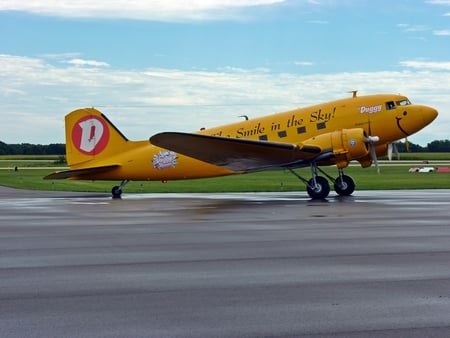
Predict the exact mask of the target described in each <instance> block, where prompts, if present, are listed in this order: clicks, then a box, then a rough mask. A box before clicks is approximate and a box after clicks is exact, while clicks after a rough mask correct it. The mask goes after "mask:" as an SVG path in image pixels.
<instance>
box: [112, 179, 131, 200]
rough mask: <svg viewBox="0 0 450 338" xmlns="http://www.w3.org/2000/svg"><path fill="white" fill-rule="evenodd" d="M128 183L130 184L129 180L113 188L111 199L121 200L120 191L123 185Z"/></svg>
mask: <svg viewBox="0 0 450 338" xmlns="http://www.w3.org/2000/svg"><path fill="white" fill-rule="evenodd" d="M128 182H130V180H123V181H122V182H120V185H116V186H114V187H113V188H112V190H111V194H112V198H121V196H122V189H123V187H124V186H125V185H127V183H128Z"/></svg>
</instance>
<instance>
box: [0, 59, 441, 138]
mask: <svg viewBox="0 0 450 338" xmlns="http://www.w3.org/2000/svg"><path fill="white" fill-rule="evenodd" d="M402 66H404V67H408V68H410V69H411V71H404V72H401V71H383V72H355V73H334V74H313V75H299V74H289V73H282V74H275V73H271V72H269V71H268V70H267V69H236V68H227V69H222V70H218V71H184V70H177V69H160V68H150V69H145V70H123V69H122V70H120V69H119V70H118V69H114V68H113V67H79V66H74V65H72V64H61V63H59V64H58V66H54V65H51V64H49V63H46V62H45V60H42V59H36V58H27V57H18V56H13V55H0V68H1V69H2V72H1V73H0V111H1V113H2V124H1V125H0V135H1V139H0V140H1V141H3V142H6V143H21V142H30V143H42V144H48V143H55V142H58V143H59V142H64V115H65V114H67V113H68V112H69V111H71V110H73V109H77V108H80V107H92V106H94V107H97V108H99V109H100V110H102V111H103V112H104V113H105V114H106V115H108V117H109V118H110V119H111V121H113V122H114V123H115V124H116V126H117V127H118V128H119V129H120V130H122V132H123V133H124V134H125V135H127V136H128V137H129V138H130V139H147V138H148V137H149V136H151V135H152V134H154V133H157V132H160V131H188V132H189V131H195V130H198V129H199V128H201V127H212V126H215V125H220V124H225V123H230V122H234V121H237V120H238V119H239V118H238V116H239V115H243V114H245V115H248V116H250V117H256V116H262V115H266V114H271V113H275V112H279V111H285V110H289V109H293V108H296V107H301V106H307V105H311V104H316V103H320V102H324V101H328V100H333V99H337V98H342V97H346V96H348V95H350V94H348V92H349V91H351V90H354V89H358V90H359V94H360V95H364V94H374V93H386V92H391V93H402V94H405V95H407V96H409V98H410V99H411V100H412V101H413V102H417V103H422V104H426V105H430V106H434V107H436V108H437V109H438V110H441V111H442V112H443V114H441V115H440V116H439V118H438V121H436V122H435V123H433V124H432V125H431V126H429V127H427V128H426V129H425V130H423V131H421V132H420V133H419V134H417V136H413V137H411V142H414V143H419V144H423V145H425V144H426V143H427V142H430V141H432V140H436V139H448V138H449V135H448V130H450V116H449V115H448V114H446V112H448V111H450V102H449V101H448V92H449V89H450V76H448V75H449V73H448V72H442V71H441V70H450V63H439V62H424V61H403V62H402ZM416 69H417V71H416ZM424 69H425V70H427V72H423V71H422V70H424ZM434 70H436V71H434Z"/></svg>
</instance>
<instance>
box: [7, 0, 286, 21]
mask: <svg viewBox="0 0 450 338" xmlns="http://www.w3.org/2000/svg"><path fill="white" fill-rule="evenodd" d="M284 1H286V0H241V1H232V0H192V1H165V0H146V1H140V0H112V1H103V0H26V1H17V0H2V1H1V2H0V11H1V10H3V11H7V10H9V11H24V12H30V13H34V14H40V15H51V16H63V17H96V18H131V19H138V20H162V21H177V20H214V19H220V18H230V17H234V16H235V15H236V13H234V11H235V10H239V9H245V8H248V7H256V6H267V5H273V4H277V3H282V2H284Z"/></svg>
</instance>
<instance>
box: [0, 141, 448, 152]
mask: <svg viewBox="0 0 450 338" xmlns="http://www.w3.org/2000/svg"><path fill="white" fill-rule="evenodd" d="M397 148H398V151H399V152H401V153H406V152H412V153H426V152H430V153H447V152H450V140H441V141H432V142H430V143H428V144H427V145H426V146H425V147H422V146H420V145H418V144H414V143H411V142H399V143H397ZM65 154H66V145H65V144H64V143H53V144H48V145H42V144H30V143H20V144H6V143H4V142H1V141H0V155H65Z"/></svg>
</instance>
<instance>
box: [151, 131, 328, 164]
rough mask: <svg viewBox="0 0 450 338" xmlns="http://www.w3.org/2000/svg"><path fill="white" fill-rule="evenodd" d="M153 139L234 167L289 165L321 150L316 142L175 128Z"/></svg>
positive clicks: (181, 150) (173, 147) (178, 149)
mask: <svg viewBox="0 0 450 338" xmlns="http://www.w3.org/2000/svg"><path fill="white" fill-rule="evenodd" d="M150 143H152V144H153V145H156V146H158V147H161V148H165V149H169V150H172V151H175V152H177V153H180V154H183V155H186V156H189V157H192V158H195V159H198V160H200V161H203V162H207V163H211V164H214V165H217V166H221V167H225V168H228V169H231V170H235V171H252V170H261V169H265V168H270V167H280V166H286V165H288V164H289V163H295V162H298V161H301V160H308V159H311V158H313V157H315V156H317V155H318V154H319V153H320V152H321V149H320V148H319V147H316V146H298V145H295V144H289V143H282V142H269V141H257V140H249V139H238V138H229V137H219V136H209V135H201V134H189V133H176V132H165V133H159V134H156V135H154V136H152V137H151V138H150Z"/></svg>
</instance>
